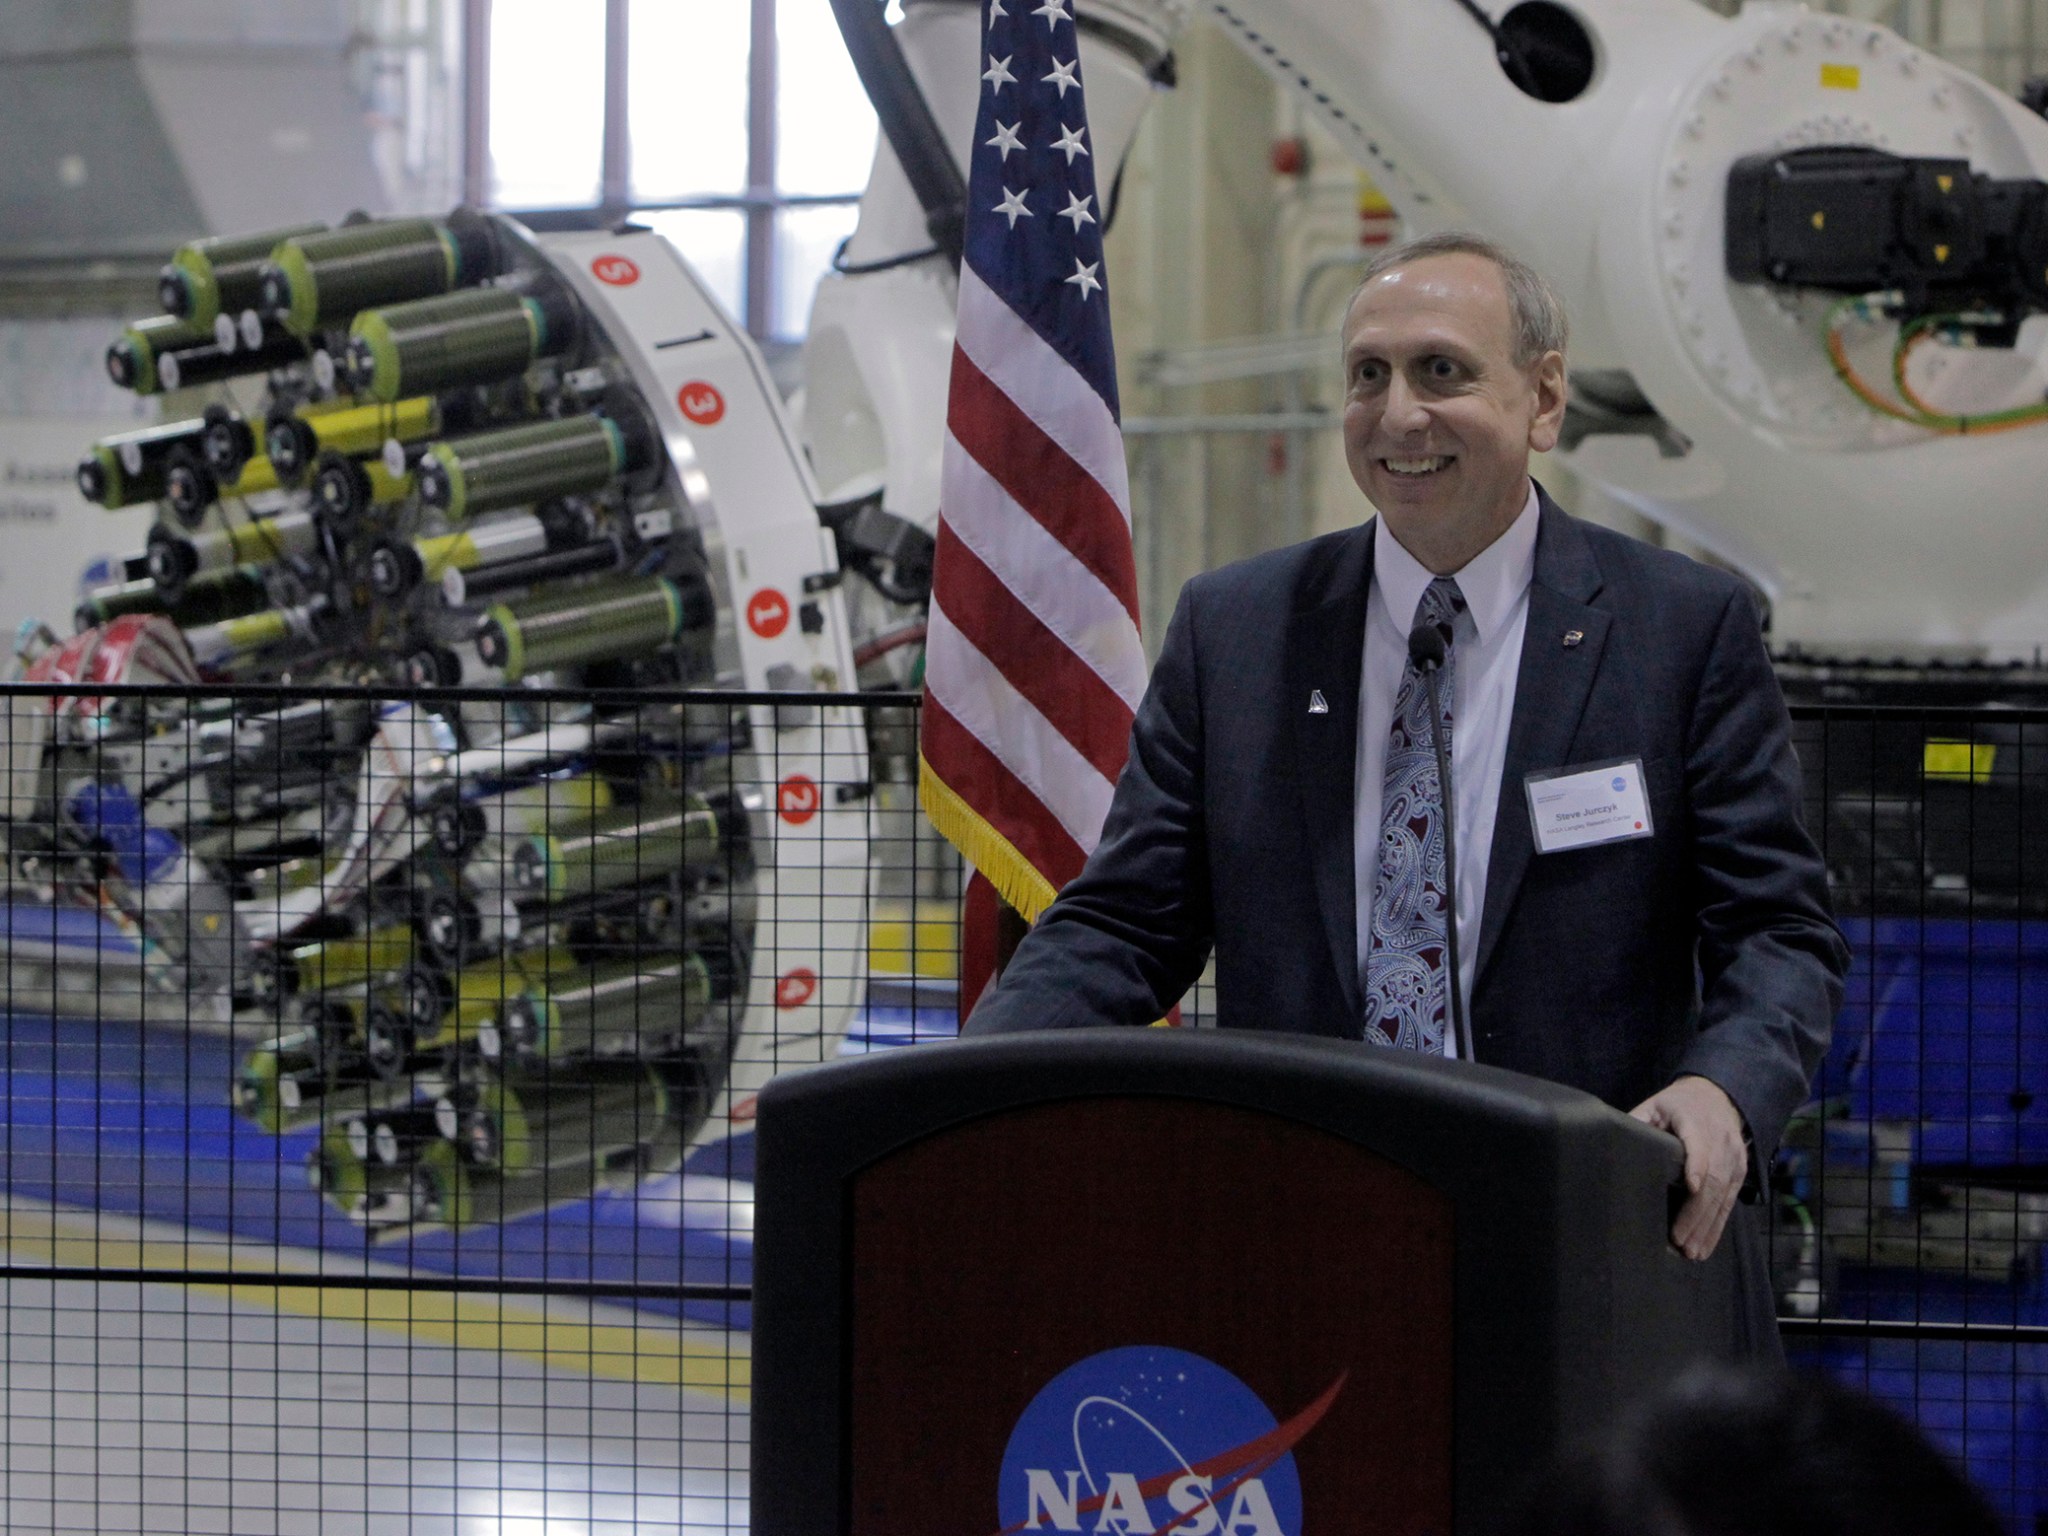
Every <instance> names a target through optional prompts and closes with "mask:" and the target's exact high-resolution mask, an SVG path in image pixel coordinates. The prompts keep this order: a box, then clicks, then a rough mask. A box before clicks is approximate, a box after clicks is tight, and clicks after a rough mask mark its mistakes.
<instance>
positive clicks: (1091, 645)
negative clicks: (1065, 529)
mask: <svg viewBox="0 0 2048 1536" xmlns="http://www.w3.org/2000/svg"><path fill="white" fill-rule="evenodd" d="M939 483H940V485H941V486H942V487H943V488H944V489H943V490H942V492H941V493H940V500H941V502H942V506H941V507H940V512H941V514H942V515H943V516H944V517H945V519H946V522H947V523H948V525H950V526H951V528H952V530H953V532H954V534H955V535H956V536H957V537H958V538H959V540H960V542H961V543H962V544H965V545H966V546H967V547H968V548H969V549H971V550H973V551H974V553H975V554H976V555H977V556H978V557H979V558H980V560H981V563H982V564H983V565H985V566H987V567H988V568H989V570H990V571H991V572H992V573H993V574H994V575H995V578H996V580H998V581H1000V582H1001V583H1002V584H1003V585H1004V586H1006V587H1008V588H1009V589H1010V591H1011V592H1013V593H1015V594H1016V597H1017V600H1018V601H1019V602H1021V603H1022V604H1023V605H1024V606H1025V607H1027V608H1029V609H1030V610H1031V611H1032V612H1033V613H1034V614H1036V615H1037V616H1038V620H1039V622H1040V623H1041V624H1043V625H1045V627H1046V628H1047V629H1049V630H1051V631H1052V632H1053V633H1054V634H1055V635H1057V636H1058V637H1059V638H1060V640H1061V642H1062V643H1064V644H1065V645H1066V647H1067V649H1068V650H1070V651H1072V652H1073V653H1074V654H1075V655H1076V656H1079V657H1080V658H1081V659H1082V660H1083V661H1085V662H1086V663H1087V664H1088V665H1089V667H1090V668H1091V669H1093V671H1094V672H1095V674H1096V675H1097V676H1098V677H1100V678H1101V679H1102V680H1103V681H1104V682H1105V683H1107V684H1109V686H1110V687H1111V688H1112V689H1114V690H1115V692H1116V695H1117V697H1118V698H1120V699H1122V700H1123V701H1124V703H1126V704H1128V705H1129V706H1130V707H1131V708H1132V710H1134V711H1135V710H1136V709H1137V707H1138V701H1139V700H1140V699H1142V698H1144V696H1145V649H1144V646H1143V644H1142V643H1141V642H1140V640H1139V638H1138V626H1137V625H1136V624H1134V623H1133V622H1132V621H1131V613H1130V610H1129V609H1128V608H1126V607H1124V605H1123V604H1122V603H1121V602H1120V601H1118V599H1117V597H1116V594H1115V593H1113V592H1111V591H1110V590H1109V588H1108V587H1106V586H1104V585H1103V584H1102V581H1101V579H1100V578H1099V577H1097V576H1096V574H1095V573H1094V572H1093V571H1091V570H1089V569H1088V567H1087V566H1086V565H1084V564H1083V563H1082V562H1081V561H1080V560H1078V559H1077V558H1075V555H1074V552H1073V551H1072V550H1070V549H1068V548H1067V546H1066V545H1064V544H1062V543H1061V542H1060V541H1059V540H1058V539H1057V538H1055V537H1054V536H1053V535H1052V534H1051V533H1050V532H1048V531H1047V529H1046V527H1045V525H1044V524H1043V523H1041V522H1039V521H1038V519H1037V518H1035V517H1033V516H1032V515H1031V514H1030V513H1029V512H1027V511H1025V510H1024V509H1023V508H1022V507H1020V506H1018V505H1017V503H1016V502H1015V501H1014V500H1012V499H1011V497H1010V494H1009V493H1008V492H1007V491H1005V490H1004V489H1003V488H1002V487H1001V486H1000V485H998V484H997V483H996V482H995V481H994V479H992V478H991V477H990V476H989V474H988V472H987V471H986V470H984V469H983V468H982V467H981V466H980V465H979V464H977V463H975V461H974V459H973V457H972V456H971V455H970V454H969V453H968V452H967V450H966V449H965V448H962V447H961V446H960V444H959V443H958V442H957V441H955V439H954V437H953V435H952V433H950V432H949V433H947V434H946V450H945V467H944V470H943V472H942V476H941V479H940V482H939ZM945 582H946V578H945V572H944V571H943V569H942V570H941V571H940V573H939V577H938V587H939V589H940V590H942V591H943V590H944V588H945ZM1005 659H1006V660H1009V659H1010V658H1005ZM1014 660H1015V664H1016V665H1019V666H1028V665H1030V661H1031V658H1030V657H1028V656H1020V657H1016V658H1014Z"/></svg>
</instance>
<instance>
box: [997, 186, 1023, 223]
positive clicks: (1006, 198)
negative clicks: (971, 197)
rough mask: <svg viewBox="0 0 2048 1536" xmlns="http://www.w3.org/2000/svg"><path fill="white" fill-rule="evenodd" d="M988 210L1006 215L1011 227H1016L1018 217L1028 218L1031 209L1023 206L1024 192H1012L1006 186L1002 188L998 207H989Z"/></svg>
mask: <svg viewBox="0 0 2048 1536" xmlns="http://www.w3.org/2000/svg"><path fill="white" fill-rule="evenodd" d="M989 212H990V213H1000V214H1002V215H1004V216H1005V217H1007V218H1008V219H1009V221H1010V228H1012V229H1015V228H1016V227H1017V220H1019V219H1020V218H1022V219H1028V218H1030V217H1031V210H1030V209H1029V208H1026V207H1025V206H1024V194H1023V193H1022V192H1012V191H1011V190H1010V189H1009V188H1008V187H1005V188H1003V202H1002V206H1001V207H1000V208H991V209H990V210H989Z"/></svg>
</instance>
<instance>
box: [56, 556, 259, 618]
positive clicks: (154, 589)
mask: <svg viewBox="0 0 2048 1536" xmlns="http://www.w3.org/2000/svg"><path fill="white" fill-rule="evenodd" d="M145 586H146V587H148V588H149V592H148V593H147V594H145V593H143V592H142V591H141V590H140V589H141V588H143V587H145ZM269 605H270V589H269V588H268V587H266V586H265V585H264V584H263V572H262V571H261V570H260V569H259V568H258V567H256V566H252V565H251V566H241V567H239V568H237V569H235V570H232V571H220V572H218V573H216V574H213V575H208V576H201V577H198V578H197V579H195V580H193V581H189V582H187V583H186V584H185V588H184V590H183V591H182V592H180V593H179V594H178V599H177V601H176V602H171V601H170V600H169V599H168V598H166V597H165V595H164V592H163V589H162V588H160V587H159V586H158V585H157V583H156V578H155V577H153V576H145V577H143V578H141V579H140V580H139V581H126V582H122V583H120V584H119V585H118V586H108V587H95V588H94V589H93V590H92V591H90V592H88V593H87V594H86V595H85V600H84V601H83V602H81V603H80V604H79V605H78V608H77V610H76V612H75V613H74V614H73V620H74V622H75V623H76V624H77V626H78V627H79V628H80V629H91V628H92V627H93V626H94V625H95V624H105V623H106V622H107V621H108V620H110V619H117V618H119V617H120V616H121V615H122V614H124V613H168V614H169V615H170V616H171V622H172V623H174V624H176V625H177V626H178V627H179V628H180V629H192V628H195V627H203V626H205V625H208V624H218V623H220V622H221V620H223V619H231V618H236V617H238V616H240V615H242V614H245V613H256V612H258V611H259V610H261V609H263V608H267V607H268V606H269Z"/></svg>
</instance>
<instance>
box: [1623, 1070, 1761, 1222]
mask: <svg viewBox="0 0 2048 1536" xmlns="http://www.w3.org/2000/svg"><path fill="white" fill-rule="evenodd" d="M1629 1113H1630V1114H1631V1115H1632V1116H1634V1117H1635V1118H1636V1119H1638V1120H1640V1121H1642V1122H1643V1123H1644V1124H1645V1125H1653V1126H1655V1127H1656V1128H1657V1129H1658V1130H1660V1131H1669V1132H1670V1133H1671V1134H1672V1135H1674V1136H1676V1137H1677V1138H1678V1140H1679V1143H1680V1144H1681V1145H1682V1146H1684V1148H1685V1187H1686V1190H1687V1192H1688V1197H1687V1199H1686V1202H1685V1204H1684V1205H1682V1206H1680V1207H1679V1209H1678V1219H1677V1220H1676V1221H1674V1222H1673V1223H1672V1224H1671V1246H1672V1247H1674V1248H1676V1249H1677V1250H1678V1251H1679V1252H1680V1253H1682V1254H1684V1255H1685V1256H1686V1257H1687V1258H1688V1259H1692V1260H1695V1261H1697V1260H1701V1259H1709V1258H1712V1257H1713V1254H1714V1249H1715V1248H1716V1247H1717V1246H1718V1245H1719V1244H1720V1241H1721V1229H1722V1228H1724V1227H1726V1226H1727V1225H1728V1213H1729V1212H1730V1211H1732V1210H1734V1209H1735V1197H1736V1196H1737V1195H1739V1194H1740V1193H1741V1192H1742V1180H1743V1175H1744V1174H1745V1173H1747V1172H1748V1170H1749V1150H1748V1148H1747V1147H1745V1146H1744V1145H1743V1140H1742V1112H1741V1111H1740V1110H1738V1109H1737V1108H1736V1107H1735V1101H1734V1100H1733V1099H1731V1098H1729V1097H1728V1095H1727V1094H1726V1093H1724V1092H1722V1090H1721V1087H1720V1085H1719V1084H1717V1083H1713V1082H1709V1081H1708V1080H1707V1079H1706V1078H1704V1077H1681V1078H1679V1079H1678V1080H1677V1081H1676V1082H1674V1083H1672V1085H1671V1086H1670V1087H1668V1088H1666V1089H1664V1090H1662V1091H1661V1092H1659V1093H1654V1094H1652V1095H1650V1097H1649V1098H1647V1099H1645V1100H1643V1102H1642V1103H1640V1104H1638V1105H1637V1106H1636V1107H1635V1108H1634V1109H1632V1110H1630V1111H1629Z"/></svg>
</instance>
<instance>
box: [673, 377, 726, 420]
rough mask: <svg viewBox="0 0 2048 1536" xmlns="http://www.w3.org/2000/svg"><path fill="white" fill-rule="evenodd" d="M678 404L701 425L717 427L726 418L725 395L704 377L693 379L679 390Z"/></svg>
mask: <svg viewBox="0 0 2048 1536" xmlns="http://www.w3.org/2000/svg"><path fill="white" fill-rule="evenodd" d="M676 404H677V405H679V406H681V407H682V408H683V414H684V415H685V416H687V417H689V418H690V420H692V421H694V422H695V423H697V425H698V426H700V427H715V426H717V425H718V423H719V422H721V421H723V420H724V419H725V396H723V395H721V394H720V393H719V392H718V391H717V390H716V389H715V388H713V387H712V386H711V385H709V384H706V383H705V382H704V381H703V380H702V379H692V380H691V381H690V382H689V383H687V384H685V385H684V386H683V387H682V388H681V389H679V390H677V391H676Z"/></svg>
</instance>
